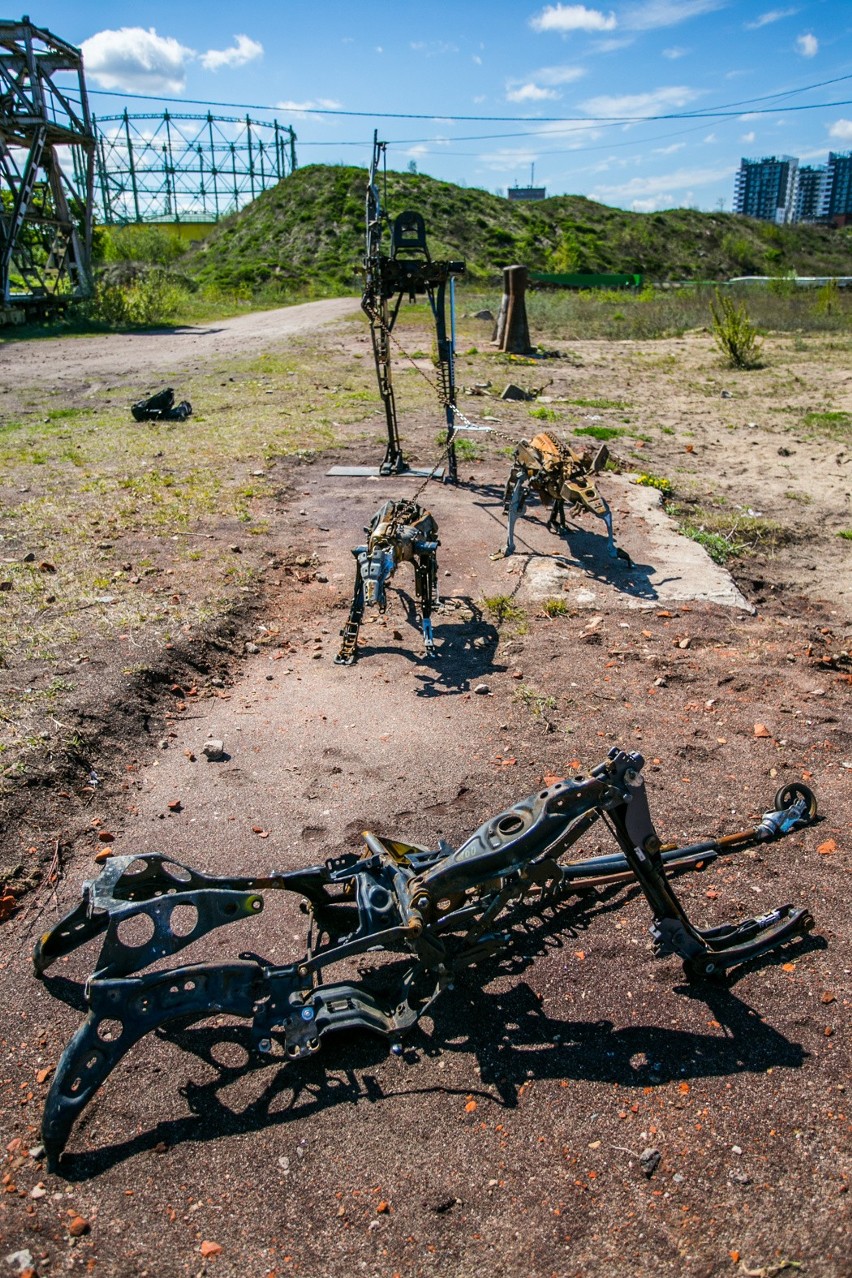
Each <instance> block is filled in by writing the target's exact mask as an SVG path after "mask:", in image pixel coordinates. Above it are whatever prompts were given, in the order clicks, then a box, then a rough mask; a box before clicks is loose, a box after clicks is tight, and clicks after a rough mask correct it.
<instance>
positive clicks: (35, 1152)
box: [29, 1145, 47, 1162]
mask: <svg viewBox="0 0 852 1278" xmlns="http://www.w3.org/2000/svg"><path fill="white" fill-rule="evenodd" d="M46 1152H47V1151H46V1150H45V1148H44V1145H33V1147H32V1148H31V1149H30V1151H29V1155H30V1158H34V1159H35V1160H36V1162H39V1161H40V1160H41V1159H42V1158H44V1156H45V1153H46Z"/></svg>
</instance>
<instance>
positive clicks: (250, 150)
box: [246, 116, 254, 199]
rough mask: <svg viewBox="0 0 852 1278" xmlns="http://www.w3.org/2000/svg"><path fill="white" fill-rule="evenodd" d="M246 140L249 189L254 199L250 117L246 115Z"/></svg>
mask: <svg viewBox="0 0 852 1278" xmlns="http://www.w3.org/2000/svg"><path fill="white" fill-rule="evenodd" d="M246 141H247V142H248V167H249V189H250V191H251V198H252V199H254V156H253V155H252V149H251V119H250V118H249V116H246Z"/></svg>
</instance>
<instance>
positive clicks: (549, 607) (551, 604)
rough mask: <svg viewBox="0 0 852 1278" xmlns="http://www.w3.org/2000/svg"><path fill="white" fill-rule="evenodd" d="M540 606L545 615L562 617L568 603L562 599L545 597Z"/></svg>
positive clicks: (566, 610)
mask: <svg viewBox="0 0 852 1278" xmlns="http://www.w3.org/2000/svg"><path fill="white" fill-rule="evenodd" d="M541 607H542V611H543V612H544V614H545V616H547V617H564V616H565V614H566V613H567V612H568V604H567V603H566V601H565V600H564V599H545V601H544V603H543V604H542V605H541Z"/></svg>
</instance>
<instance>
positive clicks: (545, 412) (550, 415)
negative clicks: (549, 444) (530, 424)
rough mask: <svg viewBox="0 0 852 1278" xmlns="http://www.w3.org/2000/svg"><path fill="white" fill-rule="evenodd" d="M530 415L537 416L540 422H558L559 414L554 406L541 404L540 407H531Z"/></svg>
mask: <svg viewBox="0 0 852 1278" xmlns="http://www.w3.org/2000/svg"><path fill="white" fill-rule="evenodd" d="M530 417H537V418H538V420H539V421H540V422H558V421H559V414H558V413H557V412H556V411H555V410H554V409H552V408H547V407H546V406H545V405H544V404H541V405H540V406H539V407H538V408H531V409H530Z"/></svg>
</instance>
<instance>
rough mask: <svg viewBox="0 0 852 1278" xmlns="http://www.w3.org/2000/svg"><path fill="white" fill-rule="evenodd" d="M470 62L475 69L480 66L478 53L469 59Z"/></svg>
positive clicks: (480, 61)
mask: <svg viewBox="0 0 852 1278" xmlns="http://www.w3.org/2000/svg"><path fill="white" fill-rule="evenodd" d="M471 62H472V63H473V64H474V65H475V66H477V67H481V66H482V58H480V56H479V54H478V53H474V55H473V57H472V58H471Z"/></svg>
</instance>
